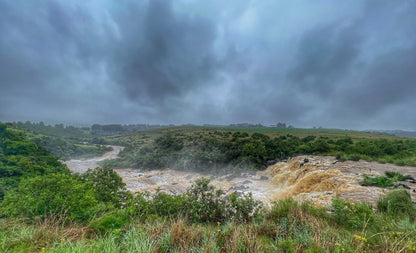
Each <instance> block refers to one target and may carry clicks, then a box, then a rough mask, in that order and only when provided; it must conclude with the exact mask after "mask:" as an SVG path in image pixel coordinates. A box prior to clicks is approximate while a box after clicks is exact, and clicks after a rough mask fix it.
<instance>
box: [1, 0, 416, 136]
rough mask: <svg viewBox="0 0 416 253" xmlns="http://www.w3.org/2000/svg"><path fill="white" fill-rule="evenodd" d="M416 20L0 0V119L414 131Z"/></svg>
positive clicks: (399, 7) (411, 15) (354, 6)
mask: <svg viewBox="0 0 416 253" xmlns="http://www.w3.org/2000/svg"><path fill="white" fill-rule="evenodd" d="M415 23H416V3H415V2H414V1H412V0H405V1H400V2H397V1H385V0H383V1H370V0H369V1H365V2H363V1H348V2H343V3H338V2H336V3H335V2H333V1H313V2H311V1H302V0H301V1H290V2H275V1H269V2H267V1H257V2H253V1H227V2H226V3H225V2H224V1H204V2H199V1H168V0H154V1H129V0H127V1H122V2H117V3H114V2H113V1H109V0H108V1H107V0H103V1H81V0H66V1H60V0H54V1H36V2H33V1H11V0H5V1H0V88H1V92H0V120H1V121H9V120H27V119H29V120H49V121H54V122H59V121H63V122H67V123H70V122H74V123H117V122H119V123H138V122H141V123H143V122H145V123H176V124H181V123H214V124H215V123H224V124H228V123H235V122H253V123H265V124H269V123H276V122H278V121H286V122H288V123H290V124H293V125H295V126H300V127H310V126H313V125H316V126H319V125H321V126H327V127H341V128H353V127H354V128H383V127H388V128H401V127H403V128H407V129H409V128H413V129H414V125H415V124H416V122H415V121H416V114H415V112H414V111H413V109H412V108H414V106H416V105H415V102H414V101H415V100H414V99H413V94H415V92H416V88H415V87H416V86H415V83H416V76H415V74H414V71H413V70H414V69H416V61H415V57H414V55H416V49H415V48H416V35H415V33H414V24H415ZM400 112H402V114H401V113H400Z"/></svg>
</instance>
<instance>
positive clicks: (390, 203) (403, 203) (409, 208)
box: [377, 190, 416, 221]
mask: <svg viewBox="0 0 416 253" xmlns="http://www.w3.org/2000/svg"><path fill="white" fill-rule="evenodd" d="M377 210H378V211H379V212H382V213H386V214H388V215H391V216H393V217H409V218H410V219H411V220H412V221H413V220H414V219H415V216H416V209H415V206H414V204H413V203H412V199H411V197H410V194H409V192H408V191H407V190H396V191H392V192H389V193H388V194H387V195H386V196H384V197H382V198H381V199H380V200H379V201H378V202H377Z"/></svg>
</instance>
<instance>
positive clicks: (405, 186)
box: [394, 183, 412, 190]
mask: <svg viewBox="0 0 416 253" xmlns="http://www.w3.org/2000/svg"><path fill="white" fill-rule="evenodd" d="M399 187H403V188H405V189H408V190H410V189H412V188H410V187H409V186H408V185H405V184H403V183H396V184H395V185H394V188H399Z"/></svg>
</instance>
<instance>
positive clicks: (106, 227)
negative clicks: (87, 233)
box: [92, 211, 131, 233]
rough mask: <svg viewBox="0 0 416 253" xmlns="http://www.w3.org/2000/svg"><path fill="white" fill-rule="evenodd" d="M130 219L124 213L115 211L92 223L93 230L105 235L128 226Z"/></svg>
mask: <svg viewBox="0 0 416 253" xmlns="http://www.w3.org/2000/svg"><path fill="white" fill-rule="evenodd" d="M130 221H131V219H130V218H129V217H128V215H127V213H126V212H124V211H117V212H114V213H110V214H107V215H105V216H103V217H101V218H99V219H98V220H96V221H95V222H93V223H92V227H93V228H94V229H95V230H98V231H100V232H101V233H105V232H107V231H112V230H114V229H119V228H122V227H125V226H127V225H129V224H130Z"/></svg>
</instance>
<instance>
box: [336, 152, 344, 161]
mask: <svg viewBox="0 0 416 253" xmlns="http://www.w3.org/2000/svg"><path fill="white" fill-rule="evenodd" d="M335 159H337V160H338V161H340V162H345V161H346V160H347V157H345V155H344V154H343V153H338V154H337V155H336V156H335Z"/></svg>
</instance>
